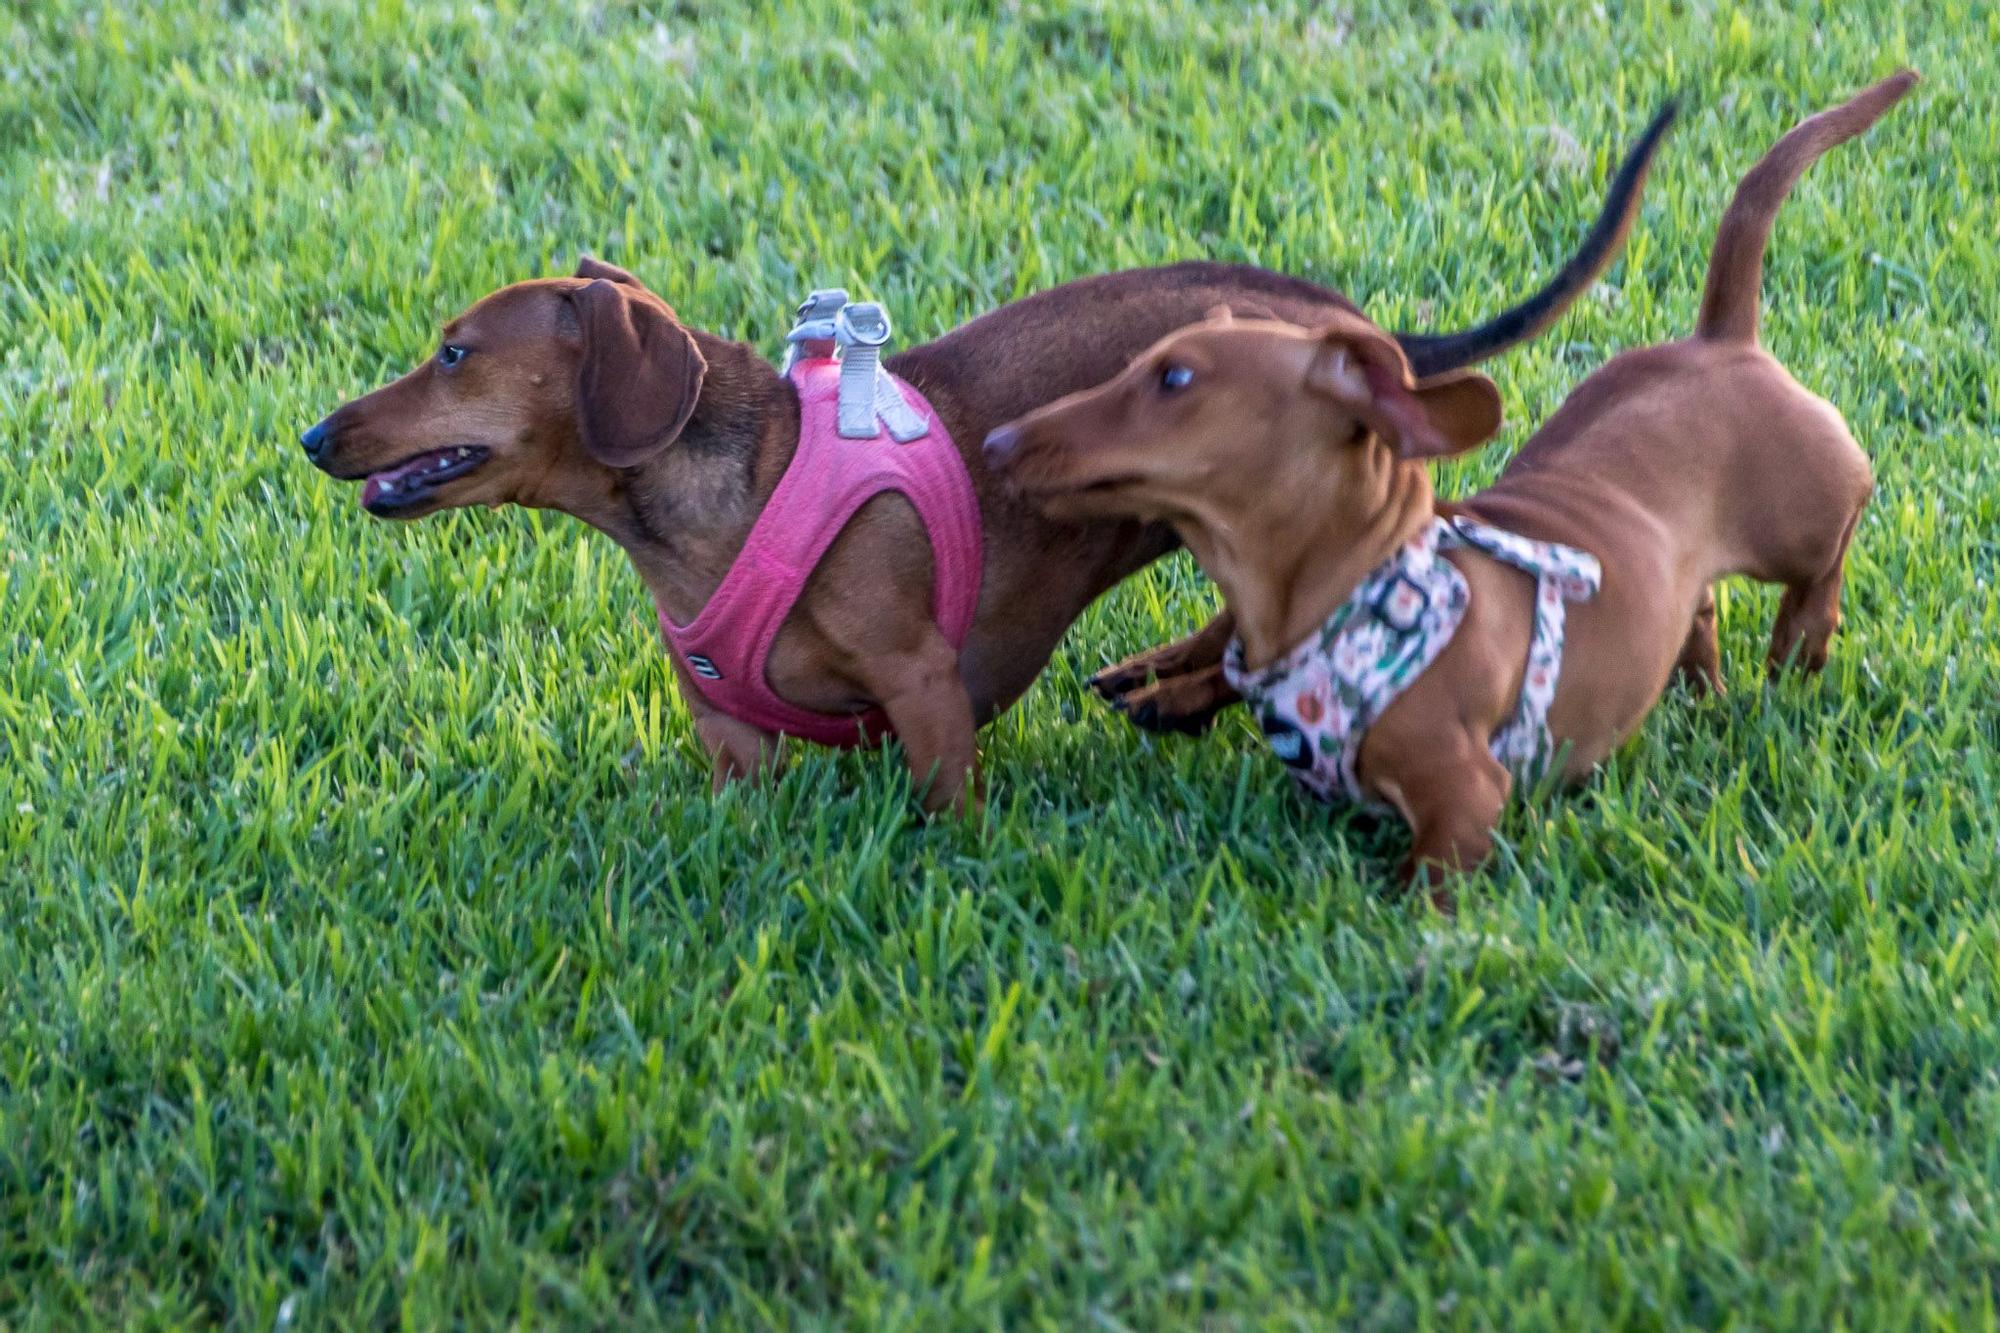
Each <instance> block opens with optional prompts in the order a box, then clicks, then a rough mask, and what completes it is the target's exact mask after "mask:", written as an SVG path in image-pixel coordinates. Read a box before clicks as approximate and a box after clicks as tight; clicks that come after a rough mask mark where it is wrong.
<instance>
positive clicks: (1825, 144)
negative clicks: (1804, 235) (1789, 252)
mask: <svg viewBox="0 0 2000 1333" xmlns="http://www.w3.org/2000/svg"><path fill="white" fill-rule="evenodd" d="M1916 82H1917V72H1916V71H1915V70H1912V69H1906V70H1902V71H1900V72H1898V73H1896V74H1892V75H1890V76H1889V77H1888V78H1886V79H1884V80H1882V82H1880V83H1878V84H1876V85H1875V86H1874V87H1872V88H1869V89H1867V90H1866V91H1864V92H1861V93H1858V94H1856V95H1855V96H1854V97H1853V98H1852V99H1850V100H1848V101H1846V102H1843V103H1841V104H1840V105H1839V106H1837V107H1834V108H1832V109H1831V110H1827V111H1822V112H1820V113H1819V114H1818V115H1816V116H1808V117H1807V118H1806V119H1805V120H1802V121H1800V122H1799V123H1798V125H1797V126H1796V127H1795V128H1794V129H1793V130H1792V131H1791V133H1789V134H1787V135H1786V136H1785V137H1784V138H1782V139H1780V140H1778V142H1777V143H1776V144H1775V145H1773V146H1772V148H1771V151H1770V152H1768V153H1766V154H1764V157H1763V159H1762V160H1761V161H1759V162H1758V163H1757V165H1756V166H1754V167H1752V168H1750V174H1749V175H1747V176H1745V177H1744V178H1743V181H1742V183H1741V184H1739V185H1738V186H1737V187H1736V195H1735V197H1734V198H1733V199H1731V200H1730V201H1729V211H1728V212H1727V213H1724V214H1723V215H1722V226H1721V228H1720V229H1719V230H1718V231H1717V232H1716V234H1715V249H1714V250H1713V251H1712V252H1711V253H1710V255H1709V259H1708V285H1707V286H1706V287H1704V288H1703V289H1702V294H1701V315H1700V317H1699V318H1697V319H1696V320H1695V325H1694V332H1695V336H1696V337H1698V338H1715V339H1720V340H1723V341H1731V340H1734V341H1739V342H1755V341H1756V339H1757V307H1758V305H1759V301H1758V289H1759V287H1761V286H1762V283H1763V275H1764V247H1765V245H1766V244H1767V243H1768V242H1769V241H1770V239H1771V223H1772V221H1773V220H1774V219H1775V218H1776V217H1777V216H1778V208H1779V206H1780V205H1782V204H1783V203H1784V202H1785V196H1786V195H1788V194H1790V193H1791V192H1792V187H1793V186H1794V185H1797V184H1798V183H1799V177H1801V176H1803V175H1805V172H1806V168H1807V167H1809V166H1811V165H1812V164H1813V163H1814V162H1816V161H1818V160H1819V158H1820V155H1821V154H1822V153H1824V152H1826V150H1827V149H1829V148H1832V147H1833V146H1834V145H1836V144H1842V143H1846V142H1847V141H1848V140H1849V139H1852V138H1853V137H1854V136H1855V135H1857V134H1860V133H1861V132H1862V131H1863V130H1866V129H1867V128H1868V127H1869V126H1870V125H1873V124H1874V123H1875V122H1876V121H1878V120H1880V119H1881V118H1882V115H1883V113H1884V112H1886V111H1887V110H1888V109H1889V108H1890V107H1892V106H1894V105H1895V104H1896V103H1897V102H1898V101H1899V100H1900V99H1901V98H1902V96H1903V94H1904V93H1907V92H1908V91H1910V89H1911V88H1912V87H1914V86H1915V85H1916Z"/></svg>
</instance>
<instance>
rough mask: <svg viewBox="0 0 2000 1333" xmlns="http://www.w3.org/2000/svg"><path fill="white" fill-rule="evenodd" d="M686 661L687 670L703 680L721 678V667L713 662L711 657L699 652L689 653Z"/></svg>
mask: <svg viewBox="0 0 2000 1333" xmlns="http://www.w3.org/2000/svg"><path fill="white" fill-rule="evenodd" d="M687 662H688V670H690V671H692V672H694V674H695V675H697V676H700V677H701V678H702V679H703V680H721V679H722V668H721V667H718V666H717V665H716V664H715V661H714V659H713V658H708V657H703V656H702V655H701V654H700V653H689V654H688V658H687Z"/></svg>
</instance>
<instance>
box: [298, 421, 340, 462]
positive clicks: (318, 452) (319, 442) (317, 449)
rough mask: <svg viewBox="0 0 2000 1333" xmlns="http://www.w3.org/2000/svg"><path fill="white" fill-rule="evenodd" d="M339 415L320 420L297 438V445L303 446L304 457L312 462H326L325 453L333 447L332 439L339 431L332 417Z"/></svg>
mask: <svg viewBox="0 0 2000 1333" xmlns="http://www.w3.org/2000/svg"><path fill="white" fill-rule="evenodd" d="M339 415H340V414H339V413H338V412H335V413H332V414H331V415H328V416H325V417H322V418H320V419H319V420H318V421H316V422H314V423H313V424H312V425H311V426H310V427H309V428H308V429H307V430H306V432H305V433H304V434H303V435H301V436H299V443H300V444H301V445H302V446H304V448H305V451H306V457H307V458H309V459H311V460H312V461H313V462H315V463H323V462H325V461H326V455H327V451H328V450H329V449H331V448H332V447H333V437H334V436H335V435H336V434H338V433H339V431H340V427H339V425H338V423H336V422H335V421H334V417H337V416H339Z"/></svg>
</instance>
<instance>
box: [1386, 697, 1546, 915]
mask: <svg viewBox="0 0 2000 1333" xmlns="http://www.w3.org/2000/svg"><path fill="white" fill-rule="evenodd" d="M1369 767H1371V768H1379V769H1380V770H1381V771H1379V772H1378V773H1376V774H1372V775H1371V777H1370V781H1371V782H1372V784H1373V785H1374V787H1375V788H1376V790H1378V791H1380V792H1381V793H1382V794H1383V796H1385V797H1387V798H1388V800H1389V802H1390V803H1391V804H1392V805H1394V806H1395V807H1396V809H1397V810H1398V811H1399V812H1401V814H1402V816H1403V819H1404V821H1405V822H1407V823H1408V824H1409V826H1410V855H1409V859H1408V860H1406V861H1405V862H1404V863H1403V869H1402V880H1403V882H1404V884H1406V885H1408V886H1410V887H1413V888H1421V889H1427V890H1428V891H1429V892H1430V898H1431V904H1432V905H1433V906H1434V907H1436V908H1437V909H1438V910H1439V911H1440V912H1444V913H1447V914H1449V913H1451V912H1453V911H1455V910H1456V903H1455V900H1454V898H1453V896H1452V892H1451V890H1450V888H1449V887H1448V885H1449V881H1450V880H1451V879H1452V878H1453V877H1454V876H1456V875H1459V874H1461V873H1463V872H1465V871H1468V870H1476V869H1478V868H1479V866H1480V865H1482V864H1483V863H1484V862H1485V860H1486V858H1487V857H1488V856H1489V855H1491V854H1492V851H1493V829H1494V826H1495V825H1496V824H1498V823H1499V822H1500V812H1501V810H1502V809H1503V808H1504V807H1505V806H1506V804H1507V793H1508V792H1509V791H1510V790H1512V788H1513V785H1514V780H1513V778H1512V777H1510V776H1509V775H1508V773H1507V770H1506V769H1504V768H1502V767H1501V766H1500V763H1499V761H1498V760H1496V759H1495V758H1494V757H1493V753H1492V751H1490V750H1488V749H1487V748H1486V747H1485V746H1484V745H1482V744H1480V743H1478V742H1477V741H1475V740H1473V739H1472V738H1471V737H1470V736H1461V737H1460V738H1459V739H1458V741H1457V743H1456V744H1455V745H1446V746H1438V747H1436V748H1430V747H1425V749H1424V750H1423V751H1421V752H1420V751H1417V750H1410V751H1407V752H1406V753H1405V754H1403V755H1398V756H1395V757H1392V758H1390V759H1389V760H1388V761H1387V762H1386V763H1379V764H1374V765H1369Z"/></svg>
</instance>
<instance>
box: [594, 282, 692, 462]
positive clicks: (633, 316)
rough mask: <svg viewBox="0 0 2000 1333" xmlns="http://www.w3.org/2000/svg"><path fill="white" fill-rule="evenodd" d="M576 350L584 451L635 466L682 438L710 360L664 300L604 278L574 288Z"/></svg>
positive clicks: (600, 459) (609, 460) (600, 460)
mask: <svg viewBox="0 0 2000 1333" xmlns="http://www.w3.org/2000/svg"><path fill="white" fill-rule="evenodd" d="M569 300H570V304H571V305H572V306H573V307H575V310H576V322H577V330H578V334H579V336H580V338H581V342H582V346H581V348H580V355H579V356H578V358H577V370H576V418H577V429H578V433H579V434H580V435H581V436H582V438H583V447H584V449H585V450H586V451H587V452H588V453H589V454H590V456H591V457H592V458H595V459H596V460H597V461H598V462H600V463H602V464H604V465H605V466H606V467H637V466H638V465H639V464H641V463H644V462H645V461H646V460H648V459H649V458H652V457H653V456H654V455H655V454H657V453H659V451H660V450H662V449H664V448H666V447H667V446H668V445H670V444H672V443H673V442H674V441H675V440H676V439H678V438H679V437H680V433H681V430H682V428H683V427H685V426H686V425H687V423H688V418H689V417H690V416H692V415H694V404H695V399H696V398H698V397H699V396H700V395H701V380H702V376H703V375H704V374H706V373H707V371H708V362H707V361H705V360H703V359H702V355H701V349H700V348H698V347H696V346H695V343H694V337H693V335H692V334H690V333H689V332H688V331H687V330H686V329H684V328H682V327H681V325H680V322H679V321H678V320H676V319H675V318H674V313H673V311H672V310H670V309H668V308H667V305H666V303H665V302H663V301H661V300H659V299H658V298H657V297H654V296H652V295H651V294H650V293H646V292H645V291H644V289H643V288H641V289H640V291H639V293H638V294H635V293H634V292H633V291H632V290H631V289H630V288H626V287H623V286H620V285H618V284H617V283H614V282H613V281H611V280H610V279H606V278H597V279H593V280H592V281H590V282H587V283H585V284H584V285H583V286H581V287H577V288H575V289H573V290H572V291H571V292H570V293H569Z"/></svg>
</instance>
